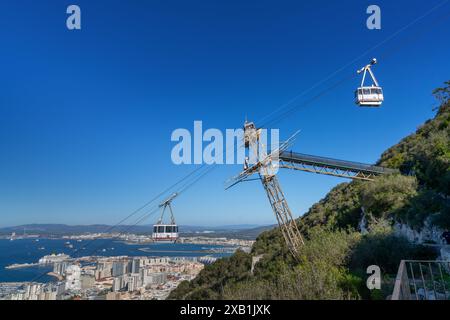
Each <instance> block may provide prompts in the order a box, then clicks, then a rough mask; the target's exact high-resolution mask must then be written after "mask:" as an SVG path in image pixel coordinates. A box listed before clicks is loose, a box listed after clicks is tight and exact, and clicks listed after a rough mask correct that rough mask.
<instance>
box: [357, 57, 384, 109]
mask: <svg viewBox="0 0 450 320" xmlns="http://www.w3.org/2000/svg"><path fill="white" fill-rule="evenodd" d="M376 63H377V59H375V58H374V59H372V61H371V62H370V64H368V65H367V66H365V67H363V68H362V69H360V70H358V74H359V73H362V72H364V74H363V78H362V81H361V86H360V87H359V88H358V89H356V91H355V103H356V104H357V105H359V106H360V107H379V106H381V104H382V103H383V100H384V96H383V89H382V88H381V87H380V86H379V85H378V81H377V79H376V78H375V75H374V74H373V72H372V69H371V67H372V66H373V65H375V64H376ZM367 72H369V75H370V76H371V78H372V81H373V84H372V85H371V86H365V85H364V81H365V79H366V74H367Z"/></svg>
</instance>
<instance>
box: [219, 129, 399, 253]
mask: <svg viewBox="0 0 450 320" xmlns="http://www.w3.org/2000/svg"><path fill="white" fill-rule="evenodd" d="M260 134H261V129H256V127H255V125H254V123H253V122H247V121H246V122H245V124H244V146H245V148H246V149H248V150H250V149H251V148H254V149H256V150H257V152H256V153H257V156H258V158H257V160H258V161H254V162H255V164H252V165H250V164H249V161H248V158H246V161H245V163H244V171H242V172H241V173H240V174H239V175H237V176H236V177H233V178H232V179H230V180H228V181H227V182H226V189H229V188H231V187H233V186H234V185H236V184H238V183H240V182H243V181H250V180H252V179H247V178H249V177H250V176H251V175H253V174H256V173H257V174H259V178H260V180H261V182H262V184H263V186H264V189H265V191H266V194H267V197H268V198H269V201H270V205H271V207H272V210H273V212H274V214H275V217H276V218H277V221H278V225H279V226H280V229H281V232H282V234H283V238H284V241H285V242H286V244H287V247H288V248H289V250H290V252H291V253H292V255H293V256H294V257H295V258H298V256H299V255H298V254H299V250H300V248H301V247H302V245H303V244H304V241H303V238H302V235H301V233H300V231H299V229H298V226H297V223H296V221H295V220H294V219H293V217H292V213H291V209H290V208H289V206H288V203H287V201H286V198H285V197H284V194H283V191H282V190H281V187H280V184H279V182H278V178H277V176H276V170H274V169H278V168H288V169H295V170H300V171H305V172H313V173H318V174H325V175H333V176H337V177H344V178H349V179H354V180H363V181H372V180H374V178H375V177H376V176H379V175H384V174H393V173H399V172H398V170H394V169H388V168H383V167H380V166H374V165H368V164H364V163H358V162H352V161H344V160H337V159H331V158H324V157H317V156H311V155H305V154H300V153H293V152H287V151H286V149H287V148H288V147H289V146H290V144H291V142H292V140H293V139H294V138H295V136H296V135H297V133H296V134H294V135H293V136H292V137H291V138H289V139H288V140H287V141H286V142H284V143H282V144H281V145H280V147H279V148H277V149H275V150H274V151H272V152H271V153H270V154H268V155H266V154H261V150H260Z"/></svg>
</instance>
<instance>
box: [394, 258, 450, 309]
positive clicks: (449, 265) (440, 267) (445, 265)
mask: <svg viewBox="0 0 450 320" xmlns="http://www.w3.org/2000/svg"><path fill="white" fill-rule="evenodd" d="M391 300H450V261H428V260H402V261H401V262H400V266H399V268H398V273H397V277H396V279H395V285H394V291H393V293H392V297H391Z"/></svg>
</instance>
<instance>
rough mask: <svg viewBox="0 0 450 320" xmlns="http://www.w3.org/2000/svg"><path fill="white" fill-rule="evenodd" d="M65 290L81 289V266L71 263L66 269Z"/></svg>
mask: <svg viewBox="0 0 450 320" xmlns="http://www.w3.org/2000/svg"><path fill="white" fill-rule="evenodd" d="M66 290H81V268H80V266H79V265H76V264H72V265H70V266H68V267H67V269H66Z"/></svg>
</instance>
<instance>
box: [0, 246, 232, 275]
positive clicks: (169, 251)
mask: <svg viewBox="0 0 450 320" xmlns="http://www.w3.org/2000/svg"><path fill="white" fill-rule="evenodd" d="M67 242H70V244H71V245H72V246H73V248H70V247H69V245H68V244H67ZM220 248H223V247H222V246H218V245H205V244H185V243H151V244H127V243H124V242H123V241H113V240H111V239H96V240H94V241H93V240H82V241H77V240H67V239H41V238H39V239H38V241H37V240H36V239H16V240H13V241H10V240H8V239H0V282H24V281H33V280H34V279H36V278H39V282H49V281H55V278H54V277H51V276H48V275H45V276H43V274H46V273H47V272H50V271H52V267H51V266H32V267H25V268H18V269H5V267H6V266H8V265H11V264H15V263H19V264H22V263H37V262H38V260H39V259H40V258H42V257H43V256H45V255H49V254H52V253H55V254H58V253H65V254H68V255H70V256H71V257H72V258H77V257H83V256H94V255H95V256H148V257H201V256H206V255H208V256H212V257H218V258H219V257H224V256H229V255H231V253H230V252H218V253H210V252H207V251H208V250H211V249H220ZM139 249H145V252H144V251H141V250H139Z"/></svg>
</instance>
